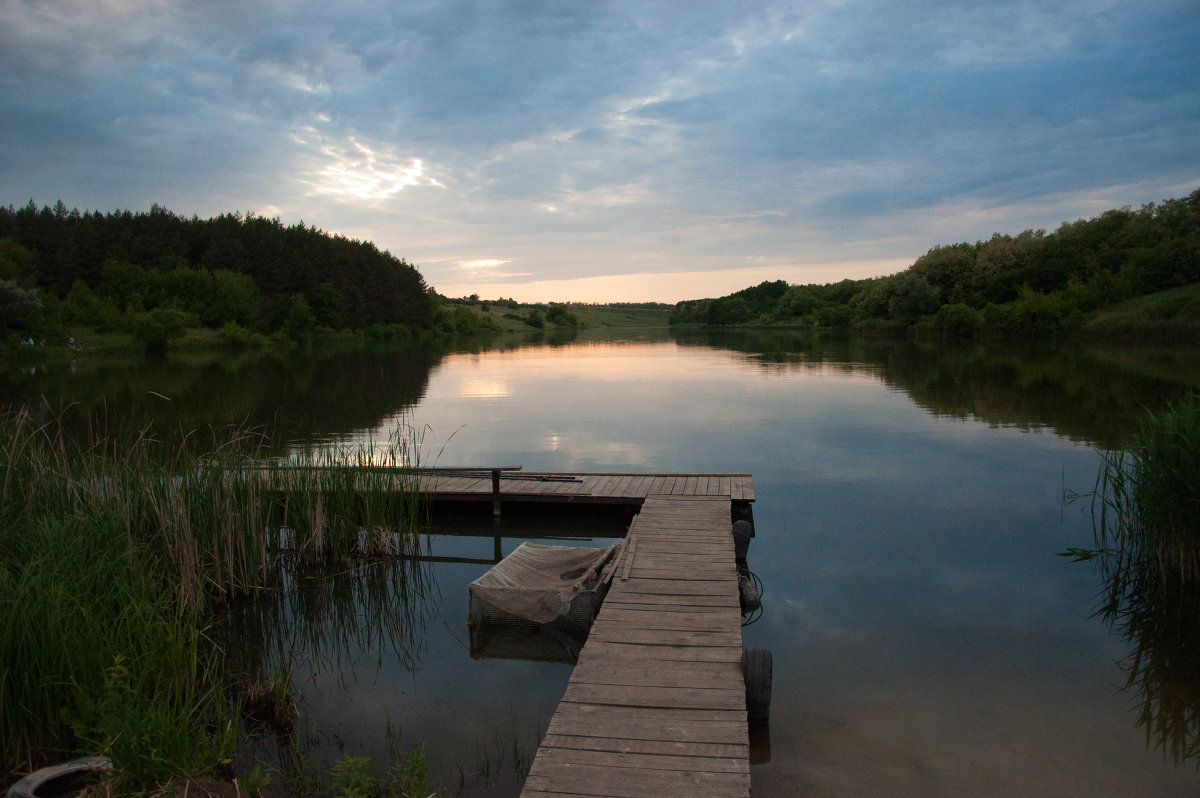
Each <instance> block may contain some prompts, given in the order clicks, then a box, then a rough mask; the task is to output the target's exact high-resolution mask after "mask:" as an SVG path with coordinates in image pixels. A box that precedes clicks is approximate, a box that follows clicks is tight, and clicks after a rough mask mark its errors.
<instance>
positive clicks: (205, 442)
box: [0, 408, 418, 791]
mask: <svg viewBox="0 0 1200 798" xmlns="http://www.w3.org/2000/svg"><path fill="white" fill-rule="evenodd" d="M69 412H71V411H70V408H67V409H65V410H61V411H59V412H58V413H53V414H51V418H50V420H49V421H46V422H44V423H37V422H34V420H33V419H32V418H31V416H30V414H29V413H28V412H26V411H18V412H13V413H9V414H7V415H5V416H3V417H0V764H2V765H3V766H4V770H6V771H10V772H15V771H16V770H17V769H18V768H19V767H21V763H22V762H24V763H25V767H32V766H33V765H35V764H41V762H40V761H38V762H35V761H34V759H33V758H34V757H35V756H58V755H61V754H63V753H67V752H70V751H73V750H78V749H83V750H86V751H88V752H91V753H107V754H108V755H109V756H110V757H111V758H112V760H113V763H114V774H115V775H114V777H115V778H116V779H119V780H121V785H122V789H128V790H133V791H137V790H145V789H150V788H151V787H152V786H154V785H155V784H160V783H162V782H163V781H164V780H165V779H169V778H174V777H178V776H183V775H199V774H203V773H206V772H208V771H210V770H211V769H212V768H213V767H214V766H215V765H216V764H217V763H219V762H220V761H221V760H223V759H228V748H229V744H230V736H229V735H230V731H229V730H230V728H231V727H232V725H233V724H232V718H231V717H230V708H231V706H232V705H231V704H230V702H229V701H228V700H226V695H225V691H226V689H227V688H228V687H229V681H230V680H229V677H228V676H227V671H226V667H227V665H226V663H225V662H224V661H223V659H222V654H223V652H221V651H219V650H218V649H217V648H216V647H215V646H214V645H213V642H212V641H211V640H210V639H208V638H207V637H206V636H205V635H203V634H202V632H201V630H202V629H204V628H205V625H206V624H207V622H208V620H209V619H210V618H211V616H212V615H213V613H214V611H215V610H216V609H218V608H221V607H225V606H229V603H230V601H231V600H234V599H237V598H239V597H244V596H247V595H251V594H253V593H254V592H255V591H258V590H261V589H262V588H264V587H270V586H278V585H281V584H286V583H288V582H289V580H290V581H291V583H294V582H295V580H296V578H297V575H298V574H299V573H300V571H299V570H297V569H302V568H303V567H304V566H306V565H312V564H314V563H317V562H330V561H334V562H340V563H350V562H351V561H352V559H355V560H356V561H357V560H361V558H362V557H364V556H366V555H370V554H376V555H377V554H379V553H381V552H386V551H405V550H411V549H412V548H413V547H414V542H413V541H415V539H416V528H415V523H416V519H417V509H416V507H417V498H418V495H417V483H416V479H415V477H414V476H413V472H412V471H411V470H407V471H406V470H403V469H400V468H399V467H398V463H399V461H400V460H401V459H403V458H405V457H407V453H406V451H395V450H394V451H393V452H392V454H391V455H390V457H391V459H388V457H383V458H375V459H374V460H371V461H372V462H375V461H376V460H379V459H381V460H382V462H383V463H384V464H385V466H388V467H386V468H377V467H374V466H372V467H370V468H368V467H366V466H365V465H359V464H357V463H356V462H354V461H353V460H352V458H347V457H345V456H343V457H341V459H339V460H337V461H336V462H335V461H332V460H327V461H325V462H323V463H320V464H319V465H320V466H321V467H315V468H303V467H301V468H299V469H296V470H295V471H292V470H290V468H294V467H295V466H294V464H288V466H289V467H284V466H282V465H281V466H278V467H274V468H269V469H262V468H257V467H256V466H257V465H258V463H259V461H257V460H256V459H255V455H256V454H257V453H258V452H260V451H262V447H263V443H264V439H263V437H262V436H261V435H259V434H256V433H253V432H250V431H247V430H244V429H240V428H236V427H232V428H227V429H219V430H206V431H190V432H181V433H180V434H179V435H178V436H176V437H174V438H172V439H170V440H165V439H161V438H156V437H154V436H152V435H150V434H149V433H148V432H147V431H146V430H145V429H141V430H139V429H136V428H133V429H125V430H117V431H115V432H110V431H109V430H108V429H107V427H106V425H105V424H104V423H103V421H102V420H97V419H93V418H87V419H84V420H83V423H76V422H77V420H75V419H73V420H72V423H66V416H67V414H68V413H69ZM371 457H375V456H374V455H372V456H371ZM369 459H371V458H368V456H367V455H365V454H364V455H363V456H362V458H361V459H360V460H359V461H358V463H366V462H367V461H368V460H369ZM356 471H358V472H361V474H359V473H354V472H356ZM296 473H299V474H302V475H303V476H302V477H297V478H294V479H293V476H292V475H293V474H296ZM290 480H291V481H290ZM297 507H311V508H313V510H312V511H311V512H307V513H297V512H295V508H297ZM289 508H291V509H292V510H293V512H292V515H291V518H290V519H288V510H289ZM289 522H290V526H286V527H284V526H283V524H284V523H289ZM376 593H379V595H377V596H375V598H373V599H371V600H378V601H386V600H388V599H389V598H390V597H391V596H392V595H393V594H391V593H390V592H389V591H387V590H383V591H382V592H381V591H378V590H377V591H376ZM278 661H280V662H282V661H283V660H278ZM274 684H275V685H276V687H277V688H278V689H274V690H273V692H279V690H283V691H284V692H286V681H282V682H275V683H274ZM281 685H282V686H281ZM276 698H279V696H276ZM37 752H41V753H37Z"/></svg>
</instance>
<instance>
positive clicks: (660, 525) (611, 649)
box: [521, 475, 753, 798]
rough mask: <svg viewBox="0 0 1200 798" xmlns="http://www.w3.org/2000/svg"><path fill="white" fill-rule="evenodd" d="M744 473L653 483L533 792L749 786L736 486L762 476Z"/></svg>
mask: <svg viewBox="0 0 1200 798" xmlns="http://www.w3.org/2000/svg"><path fill="white" fill-rule="evenodd" d="M609 476H612V475H609ZM624 476H626V477H627V476H630V475H624ZM734 476H735V477H738V476H741V477H744V481H742V480H739V479H736V478H734V479H730V477H729V475H723V476H720V477H715V479H716V483H717V485H718V487H724V486H725V485H729V486H730V493H725V494H724V495H723V496H721V495H715V496H706V495H695V494H692V495H661V494H654V493H647V494H646V497H645V500H644V504H643V505H642V509H641V512H640V513H639V514H638V515H637V517H636V518H635V519H634V522H633V524H632V526H631V527H630V530H629V534H628V536H627V538H626V545H625V551H624V552H623V554H622V560H621V562H620V564H619V565H618V566H617V573H616V577H615V579H614V580H613V584H612V588H611V589H610V591H609V593H608V597H607V598H606V599H605V601H604V604H603V606H602V608H601V610H600V614H599V617H598V618H597V619H596V622H595V624H594V625H593V626H592V630H591V633H590V634H589V636H588V639H587V643H586V644H585V645H584V647H583V650H582V651H581V652H580V655H579V661H578V664H577V665H576V666H575V670H574V672H573V673H572V675H571V680H570V682H569V684H568V685H567V690H566V693H565V694H564V695H563V698H562V701H561V702H560V703H559V707H558V711H557V712H556V713H555V715H554V717H553V719H552V720H551V721H550V725H549V728H548V729H547V732H546V736H545V738H544V739H543V740H542V744H541V747H540V748H539V749H538V753H537V756H536V757H535V759H534V762H533V765H532V767H531V768H530V771H529V775H528V777H527V778H526V780H525V786H524V790H523V791H522V793H521V795H522V796H523V797H527V798H541V797H543V796H567V795H572V796H606V797H609V798H640V797H641V796H646V797H647V798H667V796H677V795H678V796H699V797H701V798H703V797H705V796H714V797H715V796H748V795H750V764H749V761H750V760H749V738H748V727H747V722H746V695H745V686H744V682H743V676H742V665H741V661H742V634H741V608H740V605H739V603H738V575H737V569H736V566H735V563H734V549H733V538H732V535H731V533H730V523H731V521H730V516H731V503H730V502H731V495H730V494H731V493H732V491H733V488H734V485H735V484H736V485H737V490H738V491H739V496H740V497H742V500H752V498H753V486H752V485H751V484H750V479H749V475H734ZM701 478H703V481H704V483H705V489H706V490H707V489H708V486H709V485H710V484H712V482H713V480H714V476H712V475H673V476H672V477H671V480H672V481H671V482H670V484H671V486H672V488H674V487H675V486H676V485H678V484H680V483H682V484H683V486H685V487H688V486H699V484H700V482H701ZM657 479H664V475H657V476H650V477H645V478H640V479H639V483H638V484H645V485H646V489H647V490H650V489H651V486H653V485H654V484H655V480H657ZM722 479H725V480H729V481H727V482H722V481H721V480H722ZM621 484H622V481H621V480H618V481H617V485H621ZM624 484H625V487H624V488H619V487H618V488H617V490H625V491H628V490H630V489H631V488H630V485H629V483H624ZM658 484H664V483H658ZM747 496H748V497H749V499H747V498H746V497H747Z"/></svg>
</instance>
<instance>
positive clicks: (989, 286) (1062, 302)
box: [671, 190, 1200, 336]
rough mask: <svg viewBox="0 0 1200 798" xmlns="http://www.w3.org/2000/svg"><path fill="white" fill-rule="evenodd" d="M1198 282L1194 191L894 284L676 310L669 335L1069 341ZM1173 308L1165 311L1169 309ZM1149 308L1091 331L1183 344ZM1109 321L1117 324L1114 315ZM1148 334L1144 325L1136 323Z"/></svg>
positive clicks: (923, 265) (938, 259)
mask: <svg viewBox="0 0 1200 798" xmlns="http://www.w3.org/2000/svg"><path fill="white" fill-rule="evenodd" d="M1197 282H1200V190H1197V191H1194V192H1192V194H1190V195H1189V196H1187V197H1186V198H1183V199H1173V200H1166V201H1164V202H1162V203H1161V204H1153V203H1151V204H1149V205H1146V206H1143V207H1142V208H1139V209H1137V210H1130V209H1129V208H1121V209H1118V210H1111V211H1107V212H1105V213H1103V214H1101V215H1099V216H1097V217H1095V218H1093V219H1088V220H1079V221H1076V222H1069V223H1064V224H1063V225H1062V226H1060V227H1059V228H1058V230H1056V231H1055V232H1053V233H1049V234H1047V233H1046V232H1045V231H1044V230H1026V231H1025V232H1023V233H1021V234H1020V235H1017V236H1012V235H1001V234H999V233H997V234H996V235H994V236H992V237H991V238H990V239H989V240H987V241H978V242H976V243H974V244H971V243H967V242H962V243H958V244H951V245H948V246H936V247H934V248H933V249H931V250H929V251H928V252H927V253H925V254H924V255H922V256H921V257H920V258H918V259H917V260H916V262H914V263H913V264H912V266H910V267H909V268H908V269H906V270H905V271H903V272H900V273H899V274H895V275H890V276H888V277H879V278H873V279H866V280H844V281H842V282H839V283H831V284H825V285H815V284H814V285H789V284H787V283H786V282H784V281H782V280H779V281H775V282H764V283H761V284H759V285H757V286H752V287H750V288H746V289H744V290H742V291H738V292H736V293H733V294H730V295H728V296H725V297H720V298H716V299H697V300H690V301H686V302H680V303H678V304H677V305H676V306H675V308H674V310H673V311H672V312H671V323H672V324H677V325H679V324H717V325H739V324H741V325H787V326H811V327H830V328H843V329H857V330H860V331H864V332H866V331H872V330H875V331H888V330H894V331H899V330H906V329H910V328H914V329H916V330H917V331H925V332H928V333H931V334H940V335H949V336H970V335H974V334H978V333H989V332H990V333H997V334H1009V335H1044V334H1052V333H1057V332H1063V331H1068V330H1074V329H1078V328H1079V327H1080V326H1081V325H1083V324H1084V323H1085V322H1087V321H1088V320H1089V319H1092V318H1094V317H1097V314H1098V313H1099V312H1100V311H1102V310H1103V309H1107V308H1112V307H1113V306H1115V305H1117V304H1118V303H1125V302H1128V301H1130V300H1134V299H1136V298H1138V297H1145V296H1149V295H1152V294H1157V293H1159V292H1164V291H1170V290H1173V289H1178V288H1181V287H1183V286H1190V285H1193V284H1195V283H1197ZM1173 301H1175V300H1174V299H1172V298H1168V299H1165V300H1163V302H1165V303H1166V305H1170V303H1171V302H1173ZM1166 305H1162V304H1160V303H1158V302H1147V303H1144V304H1140V305H1139V304H1132V305H1129V306H1128V309H1127V310H1125V311H1120V312H1117V311H1115V310H1113V311H1112V312H1111V313H1108V314H1101V315H1100V318H1101V319H1102V318H1109V319H1110V320H1109V321H1108V322H1102V321H1100V320H1099V319H1098V320H1097V321H1096V322H1095V323H1096V324H1097V325H1098V326H1097V327H1095V329H1096V330H1097V331H1098V330H1100V329H1106V330H1108V331H1110V332H1113V333H1116V332H1117V331H1118V330H1123V331H1124V333H1125V334H1130V333H1132V332H1133V331H1134V329H1135V328H1137V329H1141V330H1142V331H1143V332H1146V333H1147V334H1156V335H1168V336H1177V335H1192V334H1195V333H1196V332H1197V331H1198V329H1200V328H1198V326H1197V322H1196V319H1195V317H1194V316H1188V315H1187V312H1183V311H1181V313H1182V315H1179V316H1177V317H1174V320H1173V321H1172V322H1171V323H1170V324H1165V323H1161V320H1159V321H1155V319H1157V318H1158V317H1157V316H1155V315H1154V314H1156V313H1159V312H1160V311H1162V308H1163V307H1165V306H1166ZM1113 314H1116V315H1113ZM1147 321H1149V322H1153V323H1150V324H1148V325H1144V324H1143V322H1147Z"/></svg>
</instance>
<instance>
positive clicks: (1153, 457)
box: [1067, 392, 1200, 768]
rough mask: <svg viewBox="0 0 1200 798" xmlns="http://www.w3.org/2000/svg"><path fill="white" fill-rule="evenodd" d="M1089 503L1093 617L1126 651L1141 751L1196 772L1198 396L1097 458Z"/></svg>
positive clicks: (1199, 724) (1156, 416)
mask: <svg viewBox="0 0 1200 798" xmlns="http://www.w3.org/2000/svg"><path fill="white" fill-rule="evenodd" d="M1090 496H1091V498H1092V516H1093V525H1094V529H1095V539H1096V543H1095V548H1094V549H1086V550H1081V549H1073V550H1071V551H1069V552H1067V554H1068V556H1072V557H1074V558H1075V559H1082V560H1096V561H1098V563H1099V565H1100V570H1101V573H1102V576H1103V579H1104V591H1103V593H1102V600H1101V604H1100V607H1099V609H1098V610H1097V614H1098V615H1100V616H1101V617H1103V618H1104V620H1105V621H1106V622H1107V623H1109V624H1110V625H1111V626H1113V627H1114V628H1116V629H1117V630H1119V631H1120V632H1121V633H1122V635H1123V636H1124V637H1125V638H1126V639H1127V640H1128V641H1129V642H1130V643H1131V644H1132V645H1133V650H1132V653H1131V654H1130V656H1129V657H1128V658H1127V659H1126V661H1125V662H1124V669H1125V673H1126V679H1127V685H1126V686H1127V688H1129V689H1130V690H1132V691H1133V692H1134V694H1135V695H1137V697H1138V701H1139V716H1138V723H1139V725H1140V726H1142V727H1143V728H1144V729H1145V732H1146V739H1147V744H1148V745H1153V746H1154V747H1157V748H1159V749H1160V750H1162V752H1163V754H1164V756H1168V757H1170V758H1171V759H1172V760H1174V761H1175V762H1176V764H1179V763H1181V762H1183V761H1186V760H1191V761H1193V762H1194V763H1195V764H1196V766H1197V767H1198V768H1200V397H1197V395H1196V394H1193V393H1190V392H1189V393H1188V394H1186V395H1185V396H1184V397H1183V398H1182V399H1180V400H1178V401H1176V402H1174V403H1172V404H1169V405H1168V406H1167V407H1166V408H1164V409H1163V410H1162V411H1159V412H1147V413H1146V414H1145V416H1144V418H1143V421H1142V425H1141V429H1140V432H1139V433H1138V435H1137V436H1136V438H1135V440H1134V442H1133V443H1132V445H1131V446H1130V447H1129V448H1127V449H1123V450H1117V451H1109V452H1105V453H1103V454H1102V465H1101V469H1100V474H1099V477H1098V480H1097V485H1096V489H1095V491H1094V492H1093V493H1092V494H1090Z"/></svg>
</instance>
